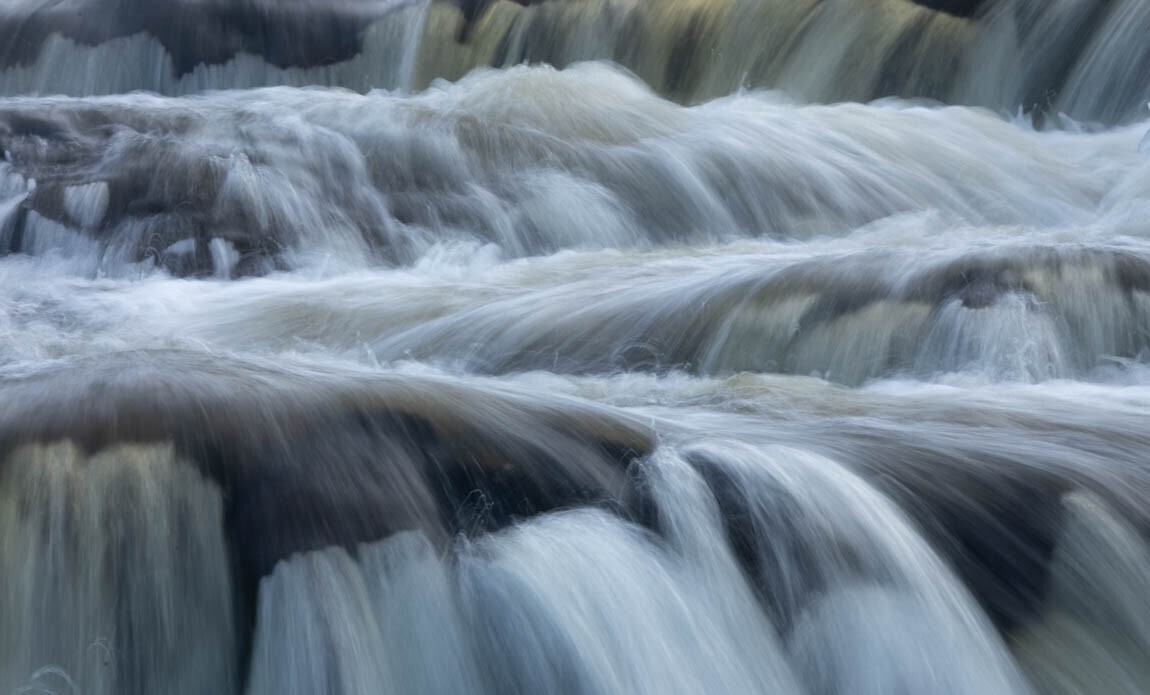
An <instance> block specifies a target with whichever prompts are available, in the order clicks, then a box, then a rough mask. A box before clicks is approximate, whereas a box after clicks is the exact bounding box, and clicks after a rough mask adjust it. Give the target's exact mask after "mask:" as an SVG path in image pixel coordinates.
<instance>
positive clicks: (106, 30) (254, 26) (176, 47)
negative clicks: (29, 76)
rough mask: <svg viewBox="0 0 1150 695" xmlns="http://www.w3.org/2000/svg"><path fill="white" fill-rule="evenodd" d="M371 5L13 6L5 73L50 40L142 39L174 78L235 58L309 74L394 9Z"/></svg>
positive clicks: (189, 0)
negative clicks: (167, 62) (167, 61)
mask: <svg viewBox="0 0 1150 695" xmlns="http://www.w3.org/2000/svg"><path fill="white" fill-rule="evenodd" d="M396 4H397V3H395V2H377V1H376V0H244V2H232V1H231V0H157V1H155V2H153V1H151V0H65V1H64V2H54V3H40V2H24V3H21V2H17V3H16V4H15V6H11V5H9V6H8V7H5V8H4V9H2V10H0V36H4V37H6V39H7V40H6V42H5V45H6V46H8V47H9V48H8V49H7V50H6V51H5V52H4V53H3V54H2V55H0V65H3V66H5V67H7V66H11V65H17V64H26V63H28V62H31V61H33V60H35V58H36V54H37V53H38V51H39V49H40V46H41V45H42V43H43V41H44V40H45V39H46V38H47V37H48V35H49V34H52V33H57V34H60V35H61V36H64V37H66V38H68V39H72V40H73V41H76V42H77V43H80V44H83V45H87V46H93V45H97V44H100V43H103V42H105V41H110V40H112V39H116V38H122V37H126V36H131V35H132V34H138V33H141V32H146V33H147V34H149V35H150V36H152V37H154V38H156V39H157V40H158V41H159V42H160V43H161V44H162V45H163V46H164V48H165V49H166V50H167V52H168V54H169V55H170V56H171V57H172V62H173V65H174V66H175V69H176V71H177V74H180V75H182V74H185V73H187V72H188V71H190V70H191V69H192V68H194V67H195V66H196V65H198V64H200V63H207V64H212V63H222V62H225V61H227V60H230V59H232V58H234V57H235V56H236V54H238V53H241V52H243V53H252V54H255V55H259V56H263V58H264V59H265V60H266V61H267V62H268V63H270V64H272V65H276V66H278V67H312V66H317V65H327V64H330V63H336V62H339V61H343V60H347V59H349V58H351V57H352V56H354V55H355V54H357V53H359V51H360V49H361V39H362V32H363V30H364V28H365V27H366V26H367V25H368V24H369V23H370V22H372V21H373V20H375V19H378V18H379V17H380V16H381V15H383V14H385V13H386V12H388V11H391V10H393V9H394V8H395V6H396Z"/></svg>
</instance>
